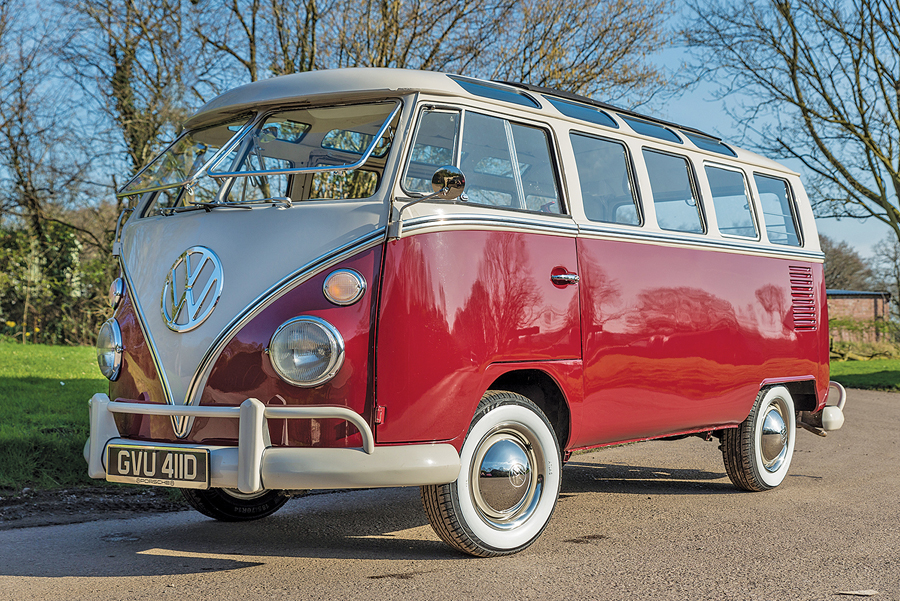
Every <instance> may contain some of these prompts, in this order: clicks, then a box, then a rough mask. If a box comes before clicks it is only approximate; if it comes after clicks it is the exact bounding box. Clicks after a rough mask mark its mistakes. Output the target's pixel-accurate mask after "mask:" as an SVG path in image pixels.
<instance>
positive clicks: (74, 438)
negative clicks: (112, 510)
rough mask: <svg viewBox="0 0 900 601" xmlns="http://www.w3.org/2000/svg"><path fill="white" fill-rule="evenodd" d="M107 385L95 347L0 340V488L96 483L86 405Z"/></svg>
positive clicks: (105, 388)
mask: <svg viewBox="0 0 900 601" xmlns="http://www.w3.org/2000/svg"><path fill="white" fill-rule="evenodd" d="M108 387H109V382H108V381H107V379H106V378H104V377H103V376H102V375H101V374H100V370H99V369H98V367H97V359H96V351H95V350H94V349H93V348H90V347H62V346H44V345H32V344H26V345H22V344H17V343H12V342H0V489H7V490H8V489H17V490H21V489H22V488H23V487H25V486H29V487H34V488H59V487H66V486H72V485H75V484H88V483H91V482H93V481H92V480H91V479H90V478H88V477H87V465H86V464H85V462H84V457H83V456H82V449H83V448H84V442H85V440H86V439H87V436H88V429H89V428H88V405H87V401H88V399H89V398H91V395H93V394H94V393H95V392H106V391H107V389H108Z"/></svg>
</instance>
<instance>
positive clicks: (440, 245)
mask: <svg viewBox="0 0 900 601" xmlns="http://www.w3.org/2000/svg"><path fill="white" fill-rule="evenodd" d="M384 264H385V267H384V276H383V278H384V279H383V291H382V298H381V312H380V317H379V332H378V361H377V374H378V378H377V388H378V403H379V405H380V406H383V407H384V408H385V420H384V423H383V424H380V425H379V426H378V430H377V439H378V442H380V443H385V442H412V441H427V440H452V439H457V438H459V437H460V436H461V435H464V434H465V432H466V430H467V429H468V426H469V422H470V421H471V419H472V415H473V413H474V411H475V406H476V405H477V403H478V401H479V400H480V399H481V395H482V394H483V392H484V390H485V389H486V387H487V386H488V385H489V384H490V381H492V380H490V379H489V378H487V377H486V374H487V373H488V370H489V368H490V367H491V366H492V364H494V363H498V362H503V363H510V362H554V361H559V362H563V361H565V360H575V361H578V360H580V358H581V341H580V330H579V318H578V312H579V307H578V303H579V300H578V287H577V286H556V285H554V284H553V283H552V282H551V281H550V275H551V273H552V272H553V271H554V269H556V268H559V267H564V268H566V269H568V270H569V271H572V272H574V271H575V270H576V265H577V259H576V254H575V240H574V239H573V238H565V237H557V236H548V235H538V234H525V233H518V232H515V233H511V232H490V231H442V232H437V233H426V234H419V235H416V236H412V237H406V238H402V239H400V240H397V241H393V242H390V243H388V246H387V249H386V252H385V261H384ZM513 367H517V366H515V365H514V366H510V367H508V368H503V369H502V370H499V371H497V372H496V373H497V375H498V376H499V375H500V374H501V373H503V371H508V370H509V369H512V368H513ZM491 373H494V372H491ZM561 379H562V380H564V381H563V382H560V384H561V385H563V386H564V388H563V390H564V392H565V394H566V396H567V398H570V399H577V398H579V397H580V384H577V383H576V382H574V381H573V380H572V377H571V374H569V375H567V376H565V377H561ZM576 379H577V378H576Z"/></svg>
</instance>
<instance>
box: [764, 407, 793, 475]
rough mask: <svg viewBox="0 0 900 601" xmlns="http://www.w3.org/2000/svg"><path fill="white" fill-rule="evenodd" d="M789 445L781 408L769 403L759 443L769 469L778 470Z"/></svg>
mask: <svg viewBox="0 0 900 601" xmlns="http://www.w3.org/2000/svg"><path fill="white" fill-rule="evenodd" d="M787 446H788V431H787V425H786V424H785V422H784V416H783V415H782V414H781V409H780V408H779V406H778V405H776V404H772V405H769V406H768V407H767V408H766V415H765V417H764V418H763V426H762V435H761V436H760V445H759V447H760V453H761V455H762V460H763V466H764V467H765V468H766V469H767V470H768V471H770V472H776V471H778V468H780V467H781V465H782V464H783V463H784V459H785V456H786V455H787Z"/></svg>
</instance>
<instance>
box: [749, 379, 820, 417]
mask: <svg viewBox="0 0 900 601" xmlns="http://www.w3.org/2000/svg"><path fill="white" fill-rule="evenodd" d="M774 386H784V387H785V388H787V391H788V392H789V393H791V398H792V399H793V401H794V409H795V410H797V411H815V410H816V409H817V408H818V403H819V397H818V395H817V393H816V381H815V379H804V380H788V381H785V380H767V381H765V382H763V384H762V386H760V387H759V391H760V393H762V392H763V391H765V390H766V389H769V388H772V387H774Z"/></svg>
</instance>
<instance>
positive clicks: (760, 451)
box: [722, 386, 797, 491]
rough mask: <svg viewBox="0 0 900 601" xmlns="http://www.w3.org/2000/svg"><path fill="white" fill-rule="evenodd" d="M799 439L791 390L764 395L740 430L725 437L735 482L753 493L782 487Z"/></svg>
mask: <svg viewBox="0 0 900 601" xmlns="http://www.w3.org/2000/svg"><path fill="white" fill-rule="evenodd" d="M796 435H797V421H796V413H795V411H794V400H793V399H792V398H791V393H790V392H788V389H787V388H785V387H784V386H775V387H773V388H768V389H766V390H763V391H761V392H760V393H759V397H758V398H757V399H756V404H755V405H754V406H753V410H752V411H750V415H749V416H747V419H745V420H744V422H743V423H742V424H741V425H740V427H739V428H733V429H728V430H725V431H724V432H723V433H722V456H723V458H724V460H725V471H726V472H727V473H728V477H729V478H731V482H732V483H733V484H734V485H735V486H736V487H738V488H740V489H743V490H752V491H763V490H769V489H770V488H775V487H776V486H778V485H779V484H781V482H782V480H784V478H785V476H787V473H788V468H790V465H791V457H792V456H793V454H794V439H795V438H796Z"/></svg>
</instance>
